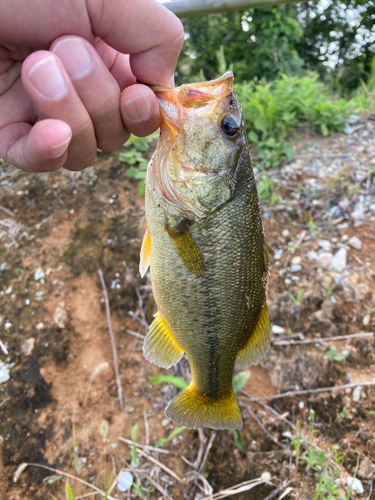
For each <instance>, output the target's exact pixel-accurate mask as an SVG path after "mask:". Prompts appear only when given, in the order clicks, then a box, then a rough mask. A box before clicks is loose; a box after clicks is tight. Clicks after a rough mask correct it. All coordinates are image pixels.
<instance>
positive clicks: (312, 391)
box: [252, 382, 375, 402]
mask: <svg viewBox="0 0 375 500" xmlns="http://www.w3.org/2000/svg"><path fill="white" fill-rule="evenodd" d="M359 385H362V386H372V385H375V382H356V383H353V384H345V385H336V386H334V387H320V388H319V389H306V390H304V391H289V392H283V393H281V394H275V395H274V396H262V397H260V398H254V399H252V401H255V402H256V401H271V400H273V399H280V398H288V397H293V396H302V395H304V394H317V393H319V392H330V391H336V390H337V391H341V390H343V389H353V388H354V387H357V386H359Z"/></svg>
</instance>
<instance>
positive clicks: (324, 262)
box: [317, 252, 333, 269]
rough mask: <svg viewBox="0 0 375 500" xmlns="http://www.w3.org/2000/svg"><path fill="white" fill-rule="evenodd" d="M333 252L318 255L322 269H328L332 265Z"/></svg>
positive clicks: (319, 265)
mask: <svg viewBox="0 0 375 500" xmlns="http://www.w3.org/2000/svg"><path fill="white" fill-rule="evenodd" d="M332 259H333V254H332V253H331V252H322V253H321V254H319V255H318V260H317V264H318V267H320V268H321V269H328V268H329V266H330V265H331V262H332Z"/></svg>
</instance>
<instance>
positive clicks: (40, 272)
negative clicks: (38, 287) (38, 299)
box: [34, 267, 46, 281]
mask: <svg viewBox="0 0 375 500" xmlns="http://www.w3.org/2000/svg"><path fill="white" fill-rule="evenodd" d="M45 276H46V275H45V274H44V271H43V269H42V268H41V267H38V269H35V273H34V280H35V281H38V280H40V279H42V278H45Z"/></svg>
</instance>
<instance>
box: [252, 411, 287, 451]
mask: <svg viewBox="0 0 375 500" xmlns="http://www.w3.org/2000/svg"><path fill="white" fill-rule="evenodd" d="M246 409H247V411H248V412H249V413H250V415H251V416H252V417H253V419H254V420H255V421H256V423H257V424H258V425H259V427H260V428H261V429H262V430H263V431H264V432H265V433H266V434H267V436H268V437H269V438H270V439H271V440H272V441H273V442H274V443H275V444H277V446H280V448H281V449H283V450H285V448H286V446H285V444H281V443H279V441H278V440H277V439H275V438H274V437H273V436H272V434H271V433H270V432H269V431H268V430H267V429H266V428H265V427H264V425H263V424H262V422H261V421H260V420H259V418H258V417H257V416H256V415H255V413H254V412H253V410H252V409H251V408H250V406H248V405H246Z"/></svg>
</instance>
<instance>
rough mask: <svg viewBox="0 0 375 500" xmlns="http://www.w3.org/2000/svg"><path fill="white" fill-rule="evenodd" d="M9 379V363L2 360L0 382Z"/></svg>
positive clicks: (0, 363) (0, 362)
mask: <svg viewBox="0 0 375 500" xmlns="http://www.w3.org/2000/svg"><path fill="white" fill-rule="evenodd" d="M9 379H10V370H9V365H6V364H5V363H3V362H2V361H0V384H3V383H4V382H8V380H9Z"/></svg>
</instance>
